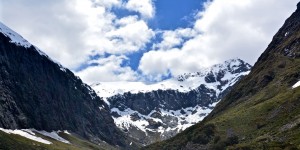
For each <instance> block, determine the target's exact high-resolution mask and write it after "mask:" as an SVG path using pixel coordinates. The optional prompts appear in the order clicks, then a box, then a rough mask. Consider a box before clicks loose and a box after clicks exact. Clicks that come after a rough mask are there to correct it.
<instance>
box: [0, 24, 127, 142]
mask: <svg viewBox="0 0 300 150" xmlns="http://www.w3.org/2000/svg"><path fill="white" fill-rule="evenodd" d="M0 103H1V105H0V128H4V129H29V128H34V129H36V130H46V131H49V132H51V131H58V130H68V131H70V132H72V133H73V134H74V135H78V136H80V137H82V138H85V139H87V140H89V141H91V142H94V143H97V144H98V143H103V142H106V143H109V144H110V145H113V146H117V145H118V146H120V147H123V148H126V147H129V143H130V141H127V140H126V138H125V136H124V135H123V134H122V132H120V131H119V129H118V128H117V127H116V126H115V125H114V121H113V119H112V118H111V116H110V113H109V108H108V106H107V105H106V104H105V103H104V101H103V100H101V99H100V98H99V97H98V96H97V95H96V93H95V92H94V91H93V90H92V89H91V88H90V87H89V86H88V85H86V84H84V83H83V82H82V81H81V80H80V79H79V78H78V77H76V76H74V74H73V73H72V72H71V71H69V70H68V69H66V68H63V67H62V66H61V65H59V64H57V63H54V62H53V61H52V60H51V59H50V58H49V57H48V56H47V55H45V54H44V53H42V52H41V51H40V50H39V49H38V48H36V47H34V46H33V45H31V44H30V43H28V42H27V41H26V40H25V39H23V38H22V37H21V36H20V35H18V34H17V33H15V32H14V31H12V30H11V29H9V28H8V27H6V26H5V25H3V24H2V23H0Z"/></svg>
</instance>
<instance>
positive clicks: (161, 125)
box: [92, 59, 251, 145]
mask: <svg viewBox="0 0 300 150" xmlns="http://www.w3.org/2000/svg"><path fill="white" fill-rule="evenodd" d="M250 68H251V66H250V65H249V64H247V63H246V62H244V61H242V60H240V59H231V60H228V61H225V62H224V63H222V64H218V65H214V66H212V67H210V68H204V69H202V70H200V71H198V72H195V73H186V74H183V75H180V76H178V77H177V78H171V79H168V80H165V81H162V82H159V83H155V84H148V85H147V84H144V83H142V82H128V83H126V82H103V83H98V84H94V85H92V88H93V89H95V90H96V92H97V94H98V95H99V96H101V97H104V98H105V100H106V102H107V103H108V105H109V107H110V111H111V115H112V116H113V119H114V122H115V123H116V125H117V126H118V127H119V128H120V129H122V130H123V131H124V132H125V133H126V134H127V135H129V136H130V137H133V138H134V139H136V140H138V141H139V142H141V143H142V144H144V145H148V144H151V143H153V142H156V141H161V140H164V139H168V138H170V137H173V136H174V135H176V134H177V133H179V132H181V131H182V130H184V129H186V128H187V127H189V126H192V125H194V124H196V123H197V122H199V121H201V120H202V119H203V118H204V117H205V116H206V115H208V113H209V112H211V110H212V109H213V108H214V106H215V104H216V103H217V102H218V101H219V100H220V99H221V98H222V97H223V96H224V95H226V94H227V93H228V92H229V91H230V89H231V87H232V86H233V85H234V84H235V83H236V82H237V81H238V80H240V79H241V78H242V77H243V76H245V75H247V74H248V73H249V72H250Z"/></svg>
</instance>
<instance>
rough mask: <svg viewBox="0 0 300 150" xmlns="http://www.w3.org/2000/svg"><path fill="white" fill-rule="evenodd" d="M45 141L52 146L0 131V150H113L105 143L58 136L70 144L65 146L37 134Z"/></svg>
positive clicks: (66, 135)
mask: <svg viewBox="0 0 300 150" xmlns="http://www.w3.org/2000/svg"><path fill="white" fill-rule="evenodd" d="M37 136H38V137H41V138H43V139H45V140H48V141H50V142H52V143H53V144H50V145H47V144H43V143H39V142H36V141H33V140H30V139H27V138H24V137H22V136H19V135H15V134H7V133H5V132H2V131H0V150H2V149H3V150H83V149H84V150H104V149H111V150H113V149H115V148H113V147H111V146H109V145H107V144H105V143H103V144H102V145H95V144H93V143H90V142H88V141H85V140H82V139H80V138H78V137H75V136H70V135H68V134H64V133H60V136H61V137H63V138H64V139H66V140H68V141H69V142H70V143H71V144H65V143H62V142H59V141H56V140H54V139H51V138H49V137H45V136H43V135H40V134H37Z"/></svg>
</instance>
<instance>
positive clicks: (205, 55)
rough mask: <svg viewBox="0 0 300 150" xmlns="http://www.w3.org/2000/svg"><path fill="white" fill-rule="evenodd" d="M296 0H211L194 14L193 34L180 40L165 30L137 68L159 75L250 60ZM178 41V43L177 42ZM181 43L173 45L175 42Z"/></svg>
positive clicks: (293, 8)
mask: <svg viewBox="0 0 300 150" xmlns="http://www.w3.org/2000/svg"><path fill="white" fill-rule="evenodd" d="M297 2H298V0H286V1H278V0H264V1H260V0H243V1H238V0H226V1H224V0H214V1H209V2H208V3H207V4H206V6H205V9H204V10H203V11H201V12H199V13H198V14H197V16H196V21H195V23H194V27H193V29H191V30H192V31H193V32H196V33H197V34H196V35H194V34H192V35H193V37H192V38H190V39H189V40H186V41H184V42H183V43H181V42H182V41H183V40H182V39H184V36H183V35H180V34H177V33H176V31H166V32H165V33H164V36H163V37H164V40H162V42H161V43H158V44H157V45H158V46H157V47H156V48H157V49H155V50H154V51H149V52H148V53H145V54H144V55H143V57H142V59H141V62H140V66H139V69H140V70H141V71H142V72H143V73H144V75H147V76H151V77H153V79H159V77H161V76H162V75H165V74H167V73H168V72H169V73H171V74H173V75H178V74H181V73H184V72H194V71H197V70H200V69H201V68H202V67H207V66H210V65H213V64H215V63H219V62H222V61H224V60H227V59H230V58H235V57H239V58H241V59H244V60H245V61H247V62H249V63H251V64H254V62H255V61H256V60H257V58H258V57H259V55H260V54H261V53H262V52H263V51H264V49H265V48H266V47H267V45H268V43H269V42H270V41H271V39H272V36H273V35H274V34H275V33H276V32H277V31H278V29H279V28H280V27H281V26H282V24H283V23H284V20H285V19H286V18H287V17H288V16H289V15H290V14H291V13H292V11H294V10H295V9H296V4H297ZM180 43H181V44H180ZM177 45H182V46H181V47H179V48H176V49H174V47H175V46H177Z"/></svg>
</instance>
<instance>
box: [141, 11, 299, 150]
mask: <svg viewBox="0 0 300 150" xmlns="http://www.w3.org/2000/svg"><path fill="white" fill-rule="evenodd" d="M299 16H300V10H297V11H296V12H295V13H294V14H293V15H292V16H291V18H289V19H288V20H287V22H286V23H285V25H284V26H283V27H282V28H281V29H280V30H279V32H278V33H277V34H276V35H275V37H274V39H273V41H272V42H271V44H270V45H269V47H268V48H267V50H266V51H265V52H264V53H263V54H262V55H261V56H260V58H259V59H258V62H257V63H256V64H255V66H254V67H253V69H252V71H251V73H250V74H249V75H248V76H246V77H245V78H243V79H242V80H241V81H240V82H239V83H237V85H235V87H234V88H233V90H232V91H231V92H230V93H229V94H228V95H227V96H226V97H225V98H224V99H223V100H222V101H221V102H220V103H219V104H218V105H217V106H216V108H215V109H214V110H213V112H212V113H211V114H210V115H209V116H208V117H206V118H205V119H204V120H203V121H202V122H200V123H198V124H197V125H195V126H192V127H190V128H188V129H187V130H185V131H184V132H182V133H180V134H178V135H177V136H175V137H174V138H171V139H169V140H166V141H162V142H159V143H155V144H153V145H150V146H147V147H145V148H144V149H149V150H157V149H160V150H163V149H166V150H167V149H168V150H173V149H174V150H177V149H190V150H193V149H212V150H219V149H220V150H223V149H242V150H248V149H266V150H269V149H273V150H281V149H282V150H294V149H300V87H298V88H295V89H292V86H293V85H294V84H295V83H296V82H297V81H298V80H299V79H300V59H299V58H300V55H298V54H299V52H300V21H299ZM291 30H293V31H291ZM288 31H290V32H291V33H293V34H291V35H290V36H289V37H286V36H284V33H286V32H288ZM286 53H289V54H286ZM211 126H212V127H213V128H210V129H211V130H209V131H212V132H210V133H209V134H207V129H208V127H211ZM195 139H196V140H195Z"/></svg>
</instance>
